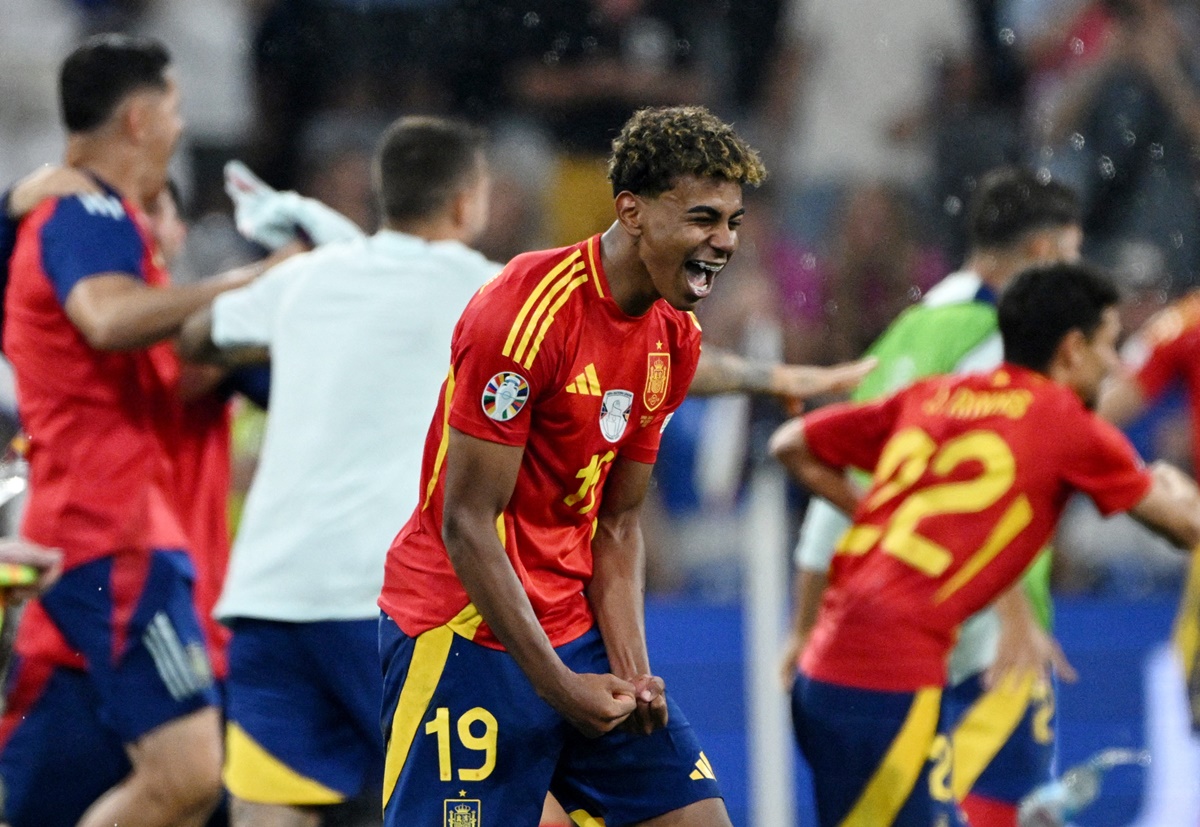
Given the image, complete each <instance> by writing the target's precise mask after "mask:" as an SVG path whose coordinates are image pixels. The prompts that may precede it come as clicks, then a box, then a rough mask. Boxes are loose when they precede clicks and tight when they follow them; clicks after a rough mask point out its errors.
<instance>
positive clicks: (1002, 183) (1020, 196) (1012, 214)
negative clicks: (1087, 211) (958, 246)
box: [967, 166, 1082, 249]
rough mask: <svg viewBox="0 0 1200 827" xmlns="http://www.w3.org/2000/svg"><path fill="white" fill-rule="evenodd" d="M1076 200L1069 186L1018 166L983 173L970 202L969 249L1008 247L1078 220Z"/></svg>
mask: <svg viewBox="0 0 1200 827" xmlns="http://www.w3.org/2000/svg"><path fill="white" fill-rule="evenodd" d="M1081 220H1082V219H1081V213H1080V206H1079V198H1078V196H1077V195H1076V194H1075V192H1074V191H1073V190H1072V189H1070V188H1069V187H1067V186H1065V185H1063V184H1060V183H1058V182H1057V181H1054V180H1052V179H1051V178H1050V177H1049V176H1048V175H1040V174H1038V173H1035V172H1033V171H1032V170H1030V169H1026V168H1025V167H1019V166H1006V167H998V168H997V169H993V170H991V171H990V172H988V173H986V174H985V175H984V176H983V178H982V179H981V180H980V182H979V189H978V191H977V192H976V194H975V197H974V198H973V199H972V201H971V209H970V213H969V215H968V218H967V232H968V235H969V239H970V244H971V248H972V249H988V248H996V247H1011V246H1013V245H1014V244H1017V243H1018V242H1020V241H1021V239H1022V238H1024V237H1025V235H1026V234H1028V233H1030V232H1032V231H1034V230H1043V229H1047V228H1051V227H1069V226H1071V225H1075V224H1079V222H1080V221H1081Z"/></svg>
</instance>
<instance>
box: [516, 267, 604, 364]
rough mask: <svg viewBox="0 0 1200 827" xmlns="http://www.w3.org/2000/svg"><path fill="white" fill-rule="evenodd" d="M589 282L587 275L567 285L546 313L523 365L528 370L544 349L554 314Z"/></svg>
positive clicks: (578, 277)
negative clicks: (543, 341) (543, 344)
mask: <svg viewBox="0 0 1200 827" xmlns="http://www.w3.org/2000/svg"><path fill="white" fill-rule="evenodd" d="M572 272H574V271H572ZM587 280H588V276H587V273H584V274H583V275H581V276H577V277H576V278H575V279H574V280H573V281H571V282H570V283H569V284H567V286H566V289H565V290H564V291H563V293H562V295H561V296H559V297H558V300H557V301H555V302H554V304H552V305H551V306H550V311H549V312H548V313H546V318H545V319H544V320H543V321H542V328H541V330H539V331H538V335H537V338H536V339H534V340H533V347H531V348H530V349H529V356H528V357H527V358H526V359H525V361H524V363H523V364H524V365H525V369H526V370H529V369H530V368H532V367H533V360H534V359H536V358H537V355H538V351H539V350H541V348H542V339H545V338H546V331H547V330H549V329H550V325H552V324H554V314H555V313H557V312H558V310H559V308H561V307H562V306H563V305H564V304H565V303H566V301H567V299H569V298H570V297H571V294H572V293H574V292H575V290H576V289H577V288H578V287H579V285H581V284H583V283H584V282H585V281H587Z"/></svg>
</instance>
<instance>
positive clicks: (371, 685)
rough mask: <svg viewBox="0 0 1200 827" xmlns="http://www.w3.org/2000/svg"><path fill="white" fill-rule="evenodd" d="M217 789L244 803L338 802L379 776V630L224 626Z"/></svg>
mask: <svg viewBox="0 0 1200 827" xmlns="http://www.w3.org/2000/svg"><path fill="white" fill-rule="evenodd" d="M231 626H232V628H233V639H232V640H231V641H230V644H229V677H228V679H227V680H226V687H227V688H226V715H227V722H226V728H225V771H224V778H225V786H226V787H227V788H228V789H229V792H230V793H232V794H233V795H235V796H237V797H238V798H240V799H242V800H243V801H252V802H255V803H259V804H287V805H292V806H302V805H320V804H337V803H340V802H342V801H345V800H346V799H348V798H352V797H354V796H355V795H356V794H357V793H359V792H360V791H361V790H363V789H364V788H367V789H370V788H371V785H373V786H374V788H375V789H378V786H379V779H380V778H381V777H382V776H383V736H382V735H381V733H380V731H379V703H380V698H381V697H382V695H383V679H382V676H381V674H380V668H379V638H378V634H379V631H378V628H379V624H378V622H377V621H376V620H375V619H373V618H372V619H370V620H326V621H319V622H312V623H283V622H279V621H273V620H252V619H246V618H239V619H237V620H235V621H234V622H233V623H232V624H231Z"/></svg>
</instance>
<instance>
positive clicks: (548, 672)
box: [442, 428, 635, 736]
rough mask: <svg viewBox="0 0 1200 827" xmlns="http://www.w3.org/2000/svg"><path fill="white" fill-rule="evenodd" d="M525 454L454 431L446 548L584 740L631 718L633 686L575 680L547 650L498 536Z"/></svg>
mask: <svg viewBox="0 0 1200 827" xmlns="http://www.w3.org/2000/svg"><path fill="white" fill-rule="evenodd" d="M523 454H524V451H523V449H522V448H521V447H519V446H517V447H514V446H509V445H501V444H498V443H494V442H488V441H486V440H482V439H477V438H475V437H472V436H468V435H467V434H464V433H462V432H461V431H459V430H457V429H455V428H451V429H450V443H449V447H448V450H447V452H446V461H445V474H446V483H445V485H446V489H445V505H444V507H443V514H442V519H443V522H442V540H443V541H444V542H445V544H446V551H447V553H448V554H449V556H450V562H451V564H452V565H453V566H454V571H455V573H456V574H457V575H458V578H459V580H460V581H462V584H463V588H465V589H466V592H467V595H468V596H469V597H470V598H471V602H472V603H474V604H475V607H476V608H477V609H478V610H479V613H480V615H482V617H483V619H484V621H485V622H486V623H487V624H488V626H489V628H491V630H492V632H493V633H494V634H495V636H496V638H497V639H498V640H499V641H500V642H501V643H502V644H504V648H505V649H506V650H507V651H508V653H509V654H510V655H511V656H512V658H513V660H515V661H516V662H517V665H518V666H520V667H521V670H522V671H523V672H524V673H525V675H526V676H527V677H528V678H529V681H530V683H532V684H533V687H534V689H535V690H536V691H537V693H538V695H539V696H540V697H541V698H542V699H543V700H545V701H546V703H548V704H550V706H552V707H554V709H556V710H557V711H558V712H559V713H560V714H562V715H563V717H565V718H566V719H567V720H568V721H570V722H571V723H572V724H573V725H574V726H575V727H576V728H577V729H579V730H580V731H581V732H583V733H584V734H585V735H592V736H594V735H601V734H603V733H605V732H608V731H609V730H611V729H613V728H614V727H616V726H617V725H618V724H620V723H621V722H622V721H624V720H625V719H626V718H628V717H629V715H630V713H632V712H633V711H634V708H635V702H634V686H633V684H631V683H629V682H627V681H624V680H621V679H620V678H617V677H616V676H614V675H587V674H578V673H575V672H572V671H571V670H570V669H568V668H567V667H566V665H565V664H564V663H563V662H562V660H561V659H560V658H559V656H558V653H556V652H555V651H554V648H553V647H552V646H551V644H550V639H549V638H548V637H547V636H546V632H545V630H544V629H543V628H542V626H541V624H540V623H539V622H538V619H537V615H536V614H535V613H534V611H533V606H532V605H531V604H530V602H529V596H528V595H527V594H526V593H525V589H524V587H522V585H521V581H520V580H519V579H518V578H517V573H516V571H515V570H514V569H513V567H512V563H511V562H510V561H509V559H508V555H507V553H506V552H505V549H504V546H503V545H501V543H500V538H499V536H498V535H497V533H496V520H497V519H498V518H499V517H500V515H501V514H502V513H503V511H504V508H505V506H506V505H507V504H508V500H509V498H510V497H511V496H512V492H513V488H514V487H515V485H516V481H517V473H518V471H519V470H520V468H521V458H522V456H523Z"/></svg>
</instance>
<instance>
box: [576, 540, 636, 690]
mask: <svg viewBox="0 0 1200 827" xmlns="http://www.w3.org/2000/svg"><path fill="white" fill-rule="evenodd" d="M645 570H646V565H645V544H644V542H643V539H642V530H641V526H640V525H639V523H638V521H637V519H636V517H633V518H625V519H605V518H601V519H600V520H599V521H597V524H596V536H595V537H594V538H593V539H592V582H591V583H590V584H589V585H588V589H587V596H588V601H589V602H590V603H591V606H592V611H593V612H594V613H595V615H596V624H597V625H598V626H599V627H600V635H601V637H603V638H604V648H605V651H606V652H607V653H608V660H609V664H610V665H611V667H612V672H613V674H614V675H617V676H618V677H622V678H625V679H627V680H628V679H632V678H634V677H637V676H639V675H648V674H650V657H649V655H648V654H647V651H646V625H645V614H644V604H645V594H646V582H645Z"/></svg>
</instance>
